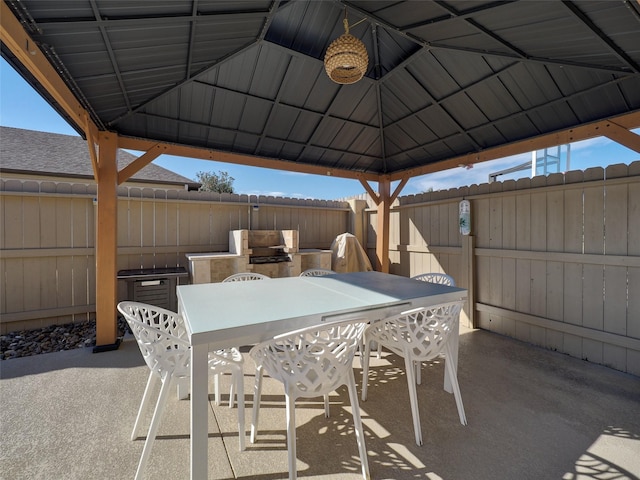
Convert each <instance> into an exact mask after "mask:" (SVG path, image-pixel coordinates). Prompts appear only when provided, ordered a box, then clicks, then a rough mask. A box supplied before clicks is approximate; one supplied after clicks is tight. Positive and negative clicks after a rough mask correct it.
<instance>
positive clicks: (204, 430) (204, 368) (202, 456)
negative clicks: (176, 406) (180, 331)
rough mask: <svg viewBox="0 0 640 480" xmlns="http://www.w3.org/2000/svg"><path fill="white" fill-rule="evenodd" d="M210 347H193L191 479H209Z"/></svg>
mask: <svg viewBox="0 0 640 480" xmlns="http://www.w3.org/2000/svg"><path fill="white" fill-rule="evenodd" d="M207 359H208V345H207V344H206V343H205V344H204V345H193V346H192V347H191V479H192V480H194V479H198V480H200V479H203V478H207V469H208V468H207V467H208V458H207V449H208V448H207V447H208V440H209V421H208V408H207V403H208V401H209V398H208V396H209V386H208V363H207Z"/></svg>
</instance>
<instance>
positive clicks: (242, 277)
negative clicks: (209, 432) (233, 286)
mask: <svg viewBox="0 0 640 480" xmlns="http://www.w3.org/2000/svg"><path fill="white" fill-rule="evenodd" d="M253 280H271V277H268V276H266V275H263V274H261V273H253V272H240V273H234V274H233V275H229V276H228V277H227V278H225V279H224V280H222V283H225V282H248V281H253ZM213 382H214V387H213V388H214V391H215V398H216V405H220V388H219V387H220V384H219V377H218V375H214V377H213ZM233 385H234V382H231V391H230V392H229V408H231V407H233V404H232V400H231V399H232V398H233Z"/></svg>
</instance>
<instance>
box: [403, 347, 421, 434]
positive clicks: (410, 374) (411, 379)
mask: <svg viewBox="0 0 640 480" xmlns="http://www.w3.org/2000/svg"><path fill="white" fill-rule="evenodd" d="M404 365H405V369H406V371H407V372H406V373H407V385H408V387H409V401H410V402H411V416H412V417H413V429H414V432H415V436H416V445H418V446H421V445H422V428H421V427H420V412H419V411H418V392H417V391H416V375H415V372H416V371H415V369H414V364H413V360H411V356H410V355H409V352H405V354H404Z"/></svg>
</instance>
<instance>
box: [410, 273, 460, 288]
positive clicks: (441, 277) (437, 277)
mask: <svg viewBox="0 0 640 480" xmlns="http://www.w3.org/2000/svg"><path fill="white" fill-rule="evenodd" d="M411 279H412V280H420V281H422V282H431V283H439V284H440V285H449V286H450V287H455V286H456V282H455V281H454V280H453V277H452V276H451V275H447V274H446V273H439V272H430V273H421V274H420V275H414V276H413V277H411Z"/></svg>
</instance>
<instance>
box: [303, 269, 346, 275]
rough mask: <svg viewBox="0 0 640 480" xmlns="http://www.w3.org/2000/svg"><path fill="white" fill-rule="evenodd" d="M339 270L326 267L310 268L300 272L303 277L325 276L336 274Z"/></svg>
mask: <svg viewBox="0 0 640 480" xmlns="http://www.w3.org/2000/svg"><path fill="white" fill-rule="evenodd" d="M336 273H337V272H334V271H333V270H327V269H326V268H309V269H308V270H305V271H304V272H302V273H301V274H300V276H301V277H323V276H325V275H335V274H336Z"/></svg>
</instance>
